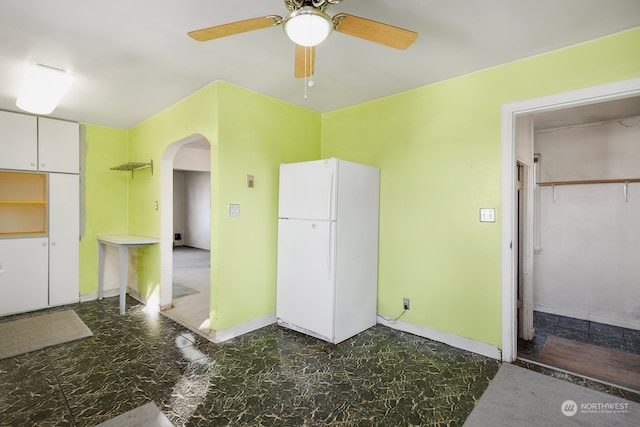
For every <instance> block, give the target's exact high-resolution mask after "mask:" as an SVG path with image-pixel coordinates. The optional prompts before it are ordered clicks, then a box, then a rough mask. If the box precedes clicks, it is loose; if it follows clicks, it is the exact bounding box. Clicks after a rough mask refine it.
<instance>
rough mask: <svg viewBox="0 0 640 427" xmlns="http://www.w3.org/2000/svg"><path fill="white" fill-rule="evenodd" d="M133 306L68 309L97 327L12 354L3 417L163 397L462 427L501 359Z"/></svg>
mask: <svg viewBox="0 0 640 427" xmlns="http://www.w3.org/2000/svg"><path fill="white" fill-rule="evenodd" d="M127 304H128V307H127V312H126V314H125V315H124V316H120V315H118V299H117V298H108V299H105V300H102V301H92V302H86V303H82V304H77V305H72V306H67V307H62V308H60V309H63V308H72V309H73V310H75V311H76V312H77V313H78V315H79V316H80V318H81V319H82V320H83V321H84V322H85V323H86V324H87V326H88V327H89V328H90V329H91V330H92V331H93V333H94V336H93V337H91V338H86V339H83V340H80V341H76V342H72V343H67V344H63V345H59V346H56V347H51V348H48V349H44V350H40V351H36V352H33V353H30V354H26V355H22V356H17V357H14V358H10V359H5V360H0V425H1V426H36V425H37V426H93V425H95V424H98V423H100V422H103V421H105V420H108V419H110V418H112V417H114V416H116V415H119V414H121V413H124V412H126V411H129V410H131V409H133V408H136V407H138V406H141V405H143V404H145V403H148V402H150V401H153V402H155V403H156V404H157V405H158V407H159V408H160V409H161V410H162V411H163V412H164V413H165V414H166V415H167V417H168V418H169V419H170V420H171V421H172V422H173V423H174V424H175V425H176V426H226V425H230V426H315V425H332V426H355V425H357V426H367V425H382V426H385V425H389V426H408V425H420V426H430V425H434V426H435V425H438V426H456V425H462V423H463V422H464V420H465V419H466V417H467V416H468V414H469V413H470V412H471V410H472V409H473V406H474V404H475V402H476V401H477V399H479V398H480V396H481V395H482V393H483V392H484V390H485V389H486V387H487V385H488V383H489V381H490V379H491V378H493V376H494V375H495V373H496V372H497V370H498V366H499V364H498V362H497V361H495V360H491V359H487V358H485V357H482V356H478V355H475V354H472V353H468V352H465V351H462V350H458V349H454V348H452V347H449V346H446V345H443V344H439V343H436V342H434V341H430V340H427V339H423V338H419V337H416V336H413V335H410V334H405V333H402V332H399V331H396V330H393V329H390V328H386V327H384V326H376V327H374V328H371V329H369V330H367V331H365V332H364V333H362V334H359V335H358V336H356V337H354V338H352V339H350V340H347V341H345V342H343V343H341V344H339V345H332V344H328V343H325V342H323V341H319V340H316V339H314V338H311V337H307V336H304V335H301V334H298V333H296V332H293V331H289V330H286V329H282V328H280V327H278V326H275V325H272V326H269V327H266V328H262V329H260V330H258V331H255V332H252V333H249V334H246V335H244V336H242V337H240V338H236V339H233V340H230V341H228V342H226V343H222V344H213V343H210V342H208V341H204V340H202V339H201V338H199V337H196V336H194V335H192V334H191V333H190V332H189V331H188V330H186V329H184V328H183V327H181V326H179V325H178V324H176V323H174V322H173V321H171V320H169V319H167V318H166V317H164V316H162V315H160V314H157V313H156V314H154V313H146V312H145V311H144V310H143V306H142V305H141V304H139V303H137V302H136V301H135V300H133V299H130V298H128V300H127ZM56 310H57V309H56ZM35 314H39V313H31V314H29V315H35ZM16 317H19V316H11V317H9V318H3V319H0V321H7V320H13V319H15V318H16Z"/></svg>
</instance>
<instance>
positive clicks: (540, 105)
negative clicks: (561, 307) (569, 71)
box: [501, 78, 640, 362]
mask: <svg viewBox="0 0 640 427" xmlns="http://www.w3.org/2000/svg"><path fill="white" fill-rule="evenodd" d="M638 95H640V78H635V79H630V80H624V81H621V82H615V83H610V84H605V85H602V86H594V87H589V88H584V89H579V90H575V91H571V92H565V93H560V94H555V95H549V96H544V97H541V98H534V99H528V100H524V101H518V102H514V103H510V104H504V105H503V106H502V113H501V116H502V125H501V128H502V136H501V141H502V142H501V155H502V160H501V168H502V241H501V248H502V255H501V281H502V360H504V361H505V362H513V361H514V360H516V358H517V342H518V340H517V327H516V326H517V323H516V322H517V313H516V289H515V272H514V269H513V265H514V257H515V252H514V251H512V250H511V242H512V240H513V236H514V235H515V224H516V221H515V218H514V209H513V188H514V187H513V185H514V181H513V180H514V168H515V118H516V116H518V115H520V114H528V113H534V112H540V111H551V110H559V109H563V108H569V107H577V106H580V105H588V104H594V103H598V102H604V101H611V100H615V99H623V98H629V97H632V96H638Z"/></svg>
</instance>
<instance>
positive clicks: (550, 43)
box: [0, 0, 640, 128]
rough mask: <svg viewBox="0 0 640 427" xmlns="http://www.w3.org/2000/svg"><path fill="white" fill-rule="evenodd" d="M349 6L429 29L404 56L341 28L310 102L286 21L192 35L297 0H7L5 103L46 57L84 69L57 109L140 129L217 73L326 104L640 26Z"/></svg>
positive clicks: (572, 8) (560, 4) (435, 0)
mask: <svg viewBox="0 0 640 427" xmlns="http://www.w3.org/2000/svg"><path fill="white" fill-rule="evenodd" d="M338 12H346V13H350V14H353V15H357V16H361V17H364V18H368V19H373V20H376V21H380V22H385V23H388V24H391V25H395V26H398V27H403V28H407V29H410V30H414V31H417V32H418V33H419V37H418V40H417V41H416V42H415V43H414V45H413V46H411V47H410V48H409V49H408V50H405V51H401V50H395V49H391V48H388V47H385V46H381V45H378V44H375V43H371V42H367V41H364V40H361V39H357V38H354V37H350V36H346V35H344V34H340V33H334V34H332V35H331V36H330V37H329V39H328V40H326V41H325V42H324V43H323V44H322V45H320V46H318V48H317V58H316V74H315V76H314V77H313V80H314V81H315V86H314V87H312V88H308V89H307V100H305V99H304V91H305V86H304V80H301V79H295V78H294V77H293V53H294V46H293V44H292V43H291V42H290V41H289V40H288V39H287V38H286V36H285V35H284V33H283V31H282V29H281V28H280V27H274V28H266V29H262V30H258V31H253V32H249V33H244V34H240V35H235V36H231V37H227V38H222V39H217V40H212V41H209V42H203V43H202V42H196V41H194V40H192V39H190V38H189V37H187V35H186V33H187V32H188V31H190V30H194V29H200V28H203V27H208V26H213V25H219V24H223V23H227V22H231V21H238V20H243V19H248V18H254V17H259V16H265V15H272V14H276V15H280V16H285V15H286V14H287V10H286V8H285V6H284V2H283V0H181V1H167V0H164V1H157V0H126V1H125V0H90V1H87V0H55V1H43V0H19V1H18V0H0V41H1V42H0V75H1V76H2V78H1V79H0V109H7V110H16V107H15V97H16V95H17V92H18V89H19V85H20V82H21V79H22V75H23V73H24V71H25V68H26V66H27V65H28V64H29V63H33V62H36V63H42V64H46V65H49V66H52V67H57V68H64V69H68V70H69V71H70V72H72V73H73V74H74V75H75V76H76V77H77V80H76V83H75V84H74V86H73V87H72V88H71V91H70V92H69V94H68V95H67V96H66V97H65V99H64V100H63V102H62V104H61V105H60V106H59V107H58V109H57V110H56V111H54V113H53V114H52V115H53V116H54V117H58V118H63V119H69V120H77V121H81V122H88V123H93V124H98V125H104V126H111V127H118V128H129V127H131V126H133V125H134V124H137V123H139V122H141V121H142V120H144V119H146V118H148V117H150V116H152V115H154V114H156V113H158V112H159V111H161V110H163V109H165V108H166V107H168V106H170V105H172V104H174V103H175V102H177V101H178V100H180V99H182V98H184V97H186V96H188V95H189V94H191V93H193V92H195V91H197V90H198V89H200V88H202V87H204V86H206V85H207V84H209V83H211V82H213V81H216V80H224V81H227V82H230V83H233V84H235V85H238V86H241V87H244V88H247V89H250V90H253V91H256V92H259V93H263V94H266V95H269V96H271V97H274V98H278V99H281V100H283V101H286V102H290V103H293V104H297V105H301V106H304V107H306V108H309V109H312V110H315V111H319V112H326V111H331V110H335V109H338V108H342V107H346V106H349V105H353V104H357V103H360V102H364V101H367V100H371V99H375V98H379V97H383V96H387V95H391V94H394V93H398V92H402V91H406V90H409V89H413V88H416V87H419V86H423V85H426V84H429V83H433V82H437V81H441V80H445V79H449V78H452V77H455V76H459V75H462V74H466V73H469V72H473V71H476V70H479V69H483V68H487V67H491V66H494V65H498V64H502V63H506V62H510V61H514V60H517V59H520V58H524V57H528V56H532V55H536V54H540V53H543V52H546V51H550V50H553V49H558V48H562V47H565V46H570V45H573V44H576V43H580V42H583V41H587V40H591V39H594V38H597V37H601V36H604V35H607V34H612V33H616V32H619V31H623V30H626V29H629V28H633V27H637V26H640V1H638V0H537V1H514V0H482V1H480V0H344V1H343V3H341V4H338V5H332V6H330V7H329V9H328V10H327V13H328V14H329V15H332V16H333V15H335V14H336V13H338ZM629 54H633V53H632V52H630V53H629ZM576 72H580V70H576Z"/></svg>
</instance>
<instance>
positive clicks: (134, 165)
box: [111, 159, 153, 179]
mask: <svg viewBox="0 0 640 427" xmlns="http://www.w3.org/2000/svg"><path fill="white" fill-rule="evenodd" d="M147 168H151V175H153V159H151V160H150V161H149V163H140V162H127V163H124V164H121V165H119V166H114V167H112V168H111V170H112V171H125V172H129V171H131V179H133V172H134V171H137V170H142V169H147Z"/></svg>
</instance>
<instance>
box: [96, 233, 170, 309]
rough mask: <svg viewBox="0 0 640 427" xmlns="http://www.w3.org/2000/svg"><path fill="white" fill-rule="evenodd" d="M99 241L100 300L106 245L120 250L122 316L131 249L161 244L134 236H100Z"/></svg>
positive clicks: (155, 240) (154, 240) (156, 240)
mask: <svg viewBox="0 0 640 427" xmlns="http://www.w3.org/2000/svg"><path fill="white" fill-rule="evenodd" d="M96 239H97V240H98V299H102V292H103V285H104V248H105V246H106V245H109V246H113V247H116V248H118V253H119V255H120V257H119V258H120V314H124V302H125V298H126V295H127V273H128V267H129V263H128V261H127V255H128V254H129V248H135V247H139V246H150V245H155V244H156V243H158V242H160V240H159V239H156V238H153V237H144V236H136V235H133V234H99V235H97V236H96Z"/></svg>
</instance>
